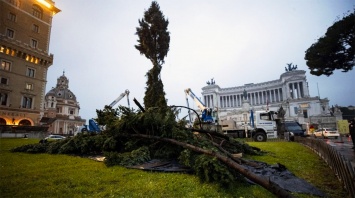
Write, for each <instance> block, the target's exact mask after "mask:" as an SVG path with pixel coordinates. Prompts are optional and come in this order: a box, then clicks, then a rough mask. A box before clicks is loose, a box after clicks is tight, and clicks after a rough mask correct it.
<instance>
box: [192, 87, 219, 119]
mask: <svg viewBox="0 0 355 198" xmlns="http://www.w3.org/2000/svg"><path fill="white" fill-rule="evenodd" d="M185 94H186V103H187V107H189V99H188V96H190V97H191V98H192V99H193V100H194V101H195V103H196V105H197V107H198V108H199V109H200V110H201V112H202V115H201V119H202V122H203V123H213V122H214V120H215V119H214V118H213V117H212V113H213V112H212V109H211V108H208V107H206V105H205V104H204V103H203V102H202V101H201V100H200V99H199V98H198V97H197V96H196V95H195V94H194V93H193V92H192V91H191V89H190V88H187V89H185ZM189 108H190V107H189ZM189 121H190V125H192V124H191V123H192V121H191V116H190V111H189Z"/></svg>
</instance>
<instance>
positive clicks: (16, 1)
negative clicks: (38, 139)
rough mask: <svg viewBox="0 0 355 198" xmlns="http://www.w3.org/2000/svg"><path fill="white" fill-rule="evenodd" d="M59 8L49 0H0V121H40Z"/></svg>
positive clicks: (29, 123) (30, 123) (33, 123)
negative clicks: (54, 27)
mask: <svg viewBox="0 0 355 198" xmlns="http://www.w3.org/2000/svg"><path fill="white" fill-rule="evenodd" d="M58 12H60V10H59V9H58V8H57V7H55V5H54V2H53V1H52V0H0V62H1V67H0V125H13V126H38V125H40V119H41V118H42V116H43V111H44V95H45V90H46V84H47V71H48V68H49V67H50V66H51V65H52V64H53V54H50V53H49V52H48V50H49V43H50V36H51V27H52V18H53V16H54V15H55V14H56V13H58Z"/></svg>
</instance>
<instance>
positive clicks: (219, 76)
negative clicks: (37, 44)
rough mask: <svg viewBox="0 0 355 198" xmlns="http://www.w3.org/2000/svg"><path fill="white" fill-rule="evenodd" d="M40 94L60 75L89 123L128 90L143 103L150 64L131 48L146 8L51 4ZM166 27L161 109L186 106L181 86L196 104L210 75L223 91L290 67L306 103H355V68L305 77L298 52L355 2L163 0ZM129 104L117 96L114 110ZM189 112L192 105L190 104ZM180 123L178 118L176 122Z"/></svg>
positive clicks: (86, 1)
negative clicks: (302, 81)
mask: <svg viewBox="0 0 355 198" xmlns="http://www.w3.org/2000/svg"><path fill="white" fill-rule="evenodd" d="M54 1H55V5H56V6H57V7H58V8H59V9H61V10H62V11H61V12H59V13H58V14H56V15H55V16H54V18H53V24H52V31H51V42H50V49H49V52H50V53H52V54H54V63H53V65H52V66H51V67H50V68H49V70H48V75H47V90H46V92H48V91H49V90H50V89H51V88H52V87H55V86H56V82H57V81H56V80H57V78H58V77H59V76H61V75H62V74H63V71H65V75H66V76H67V78H68V79H69V89H70V90H71V91H72V92H73V93H74V94H75V95H76V97H77V100H78V101H79V102H80V106H81V109H80V116H81V117H82V118H84V119H90V118H94V117H96V109H103V108H104V106H105V105H108V104H110V103H111V102H112V101H113V100H114V99H116V98H117V97H118V96H119V95H120V94H121V93H123V92H124V91H125V90H126V89H128V90H129V91H130V95H129V99H130V105H131V107H133V108H134V109H138V107H137V106H136V105H135V104H134V102H133V101H132V100H133V98H136V99H137V100H138V101H140V102H141V104H142V105H143V97H144V93H145V87H146V77H145V74H146V73H147V71H148V70H149V69H151V67H152V64H151V62H150V61H149V60H148V59H146V58H145V56H142V55H140V53H139V51H138V50H136V49H135V47H134V45H136V44H137V39H138V37H137V35H135V32H136V27H138V19H141V18H143V14H144V11H145V10H147V9H148V8H149V7H150V5H151V1H147V0H134V1H126V0H105V1H100V0H54ZM157 2H158V4H159V5H160V9H161V11H162V12H163V14H164V15H165V17H166V18H167V19H168V20H169V26H168V31H169V32H170V50H169V53H168V56H167V57H166V59H165V64H164V65H163V69H162V73H161V78H162V80H163V84H164V90H165V92H166V98H167V99H168V105H184V106H186V99H185V94H184V89H186V88H191V89H192V91H193V92H194V93H195V94H196V95H197V96H199V97H201V96H202V94H201V92H202V89H201V88H202V87H204V86H206V82H207V81H209V80H210V79H211V78H214V80H215V82H216V84H217V85H219V86H220V87H221V88H227V87H234V86H242V85H244V84H247V83H261V82H265V81H270V80H277V79H279V78H280V75H281V74H282V73H283V72H285V67H286V64H287V63H293V64H294V65H297V66H298V69H299V70H305V71H306V72H307V74H306V75H307V81H308V85H309V89H310V95H311V96H318V93H319V95H320V97H321V98H325V97H327V98H328V99H329V100H330V105H335V104H338V105H340V106H349V105H353V106H355V71H351V72H348V73H343V72H340V71H338V72H335V74H334V75H332V76H329V77H326V76H323V77H317V76H312V75H310V73H309V70H308V67H307V65H306V61H305V60H304V56H305V51H306V50H307V49H308V48H309V47H310V46H311V45H312V44H313V43H314V42H316V41H317V39H318V38H319V37H321V36H323V35H324V34H325V32H326V30H327V28H328V27H330V26H331V25H332V24H333V23H334V22H335V21H336V20H337V19H338V18H342V17H343V15H344V13H347V12H348V11H349V10H350V11H351V10H353V8H354V5H355V3H354V1H353V0H287V1H285V0H269V1H264V0H220V1H216V0H160V1H157ZM118 105H123V106H127V99H126V98H123V99H122V100H121V101H120V102H119V103H118V104H117V105H116V106H118ZM190 107H196V105H194V104H193V102H192V100H190ZM182 116H184V115H182Z"/></svg>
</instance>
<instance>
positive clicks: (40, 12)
mask: <svg viewBox="0 0 355 198" xmlns="http://www.w3.org/2000/svg"><path fill="white" fill-rule="evenodd" d="M32 15H33V16H35V17H37V18H39V19H42V15H43V10H42V8H41V7H39V6H38V5H33V6H32Z"/></svg>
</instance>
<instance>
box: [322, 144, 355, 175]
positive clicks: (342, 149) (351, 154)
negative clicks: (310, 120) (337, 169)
mask: <svg viewBox="0 0 355 198" xmlns="http://www.w3.org/2000/svg"><path fill="white" fill-rule="evenodd" d="M324 141H325V142H326V143H327V144H329V145H331V146H333V147H334V148H335V149H336V150H337V151H338V152H339V153H340V154H341V155H342V156H344V158H346V159H347V160H349V161H350V163H351V165H352V167H353V170H354V172H355V150H354V149H352V147H353V146H354V145H353V143H352V141H351V138H350V137H342V138H341V139H324Z"/></svg>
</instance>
